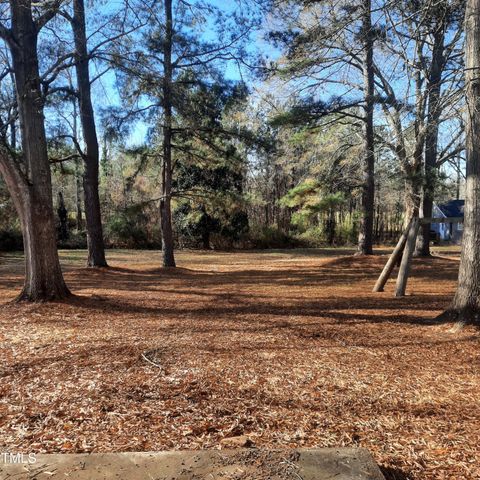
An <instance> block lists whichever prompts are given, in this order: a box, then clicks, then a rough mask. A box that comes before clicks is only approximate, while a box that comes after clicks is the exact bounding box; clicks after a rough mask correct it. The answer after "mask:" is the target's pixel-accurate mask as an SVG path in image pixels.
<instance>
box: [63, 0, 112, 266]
mask: <svg viewBox="0 0 480 480" xmlns="http://www.w3.org/2000/svg"><path fill="white" fill-rule="evenodd" d="M72 27H73V36H74V41H75V51H76V62H75V70H76V74H77V88H78V104H79V108H80V122H81V124H82V132H83V140H84V143H85V152H84V153H83V159H84V161H85V169H84V174H83V195H84V201H85V220H86V225H87V245H88V259H87V265H88V266H89V267H106V266H107V261H106V259H105V245H104V241H103V228H102V216H101V210H100V197H99V194H98V170H99V159H100V155H99V148H98V138H97V130H96V126H95V116H94V112H93V105H92V98H91V88H90V73H89V70H88V64H89V61H88V60H89V59H88V50H87V36H86V27H85V5H84V2H83V0H74V1H73V19H72Z"/></svg>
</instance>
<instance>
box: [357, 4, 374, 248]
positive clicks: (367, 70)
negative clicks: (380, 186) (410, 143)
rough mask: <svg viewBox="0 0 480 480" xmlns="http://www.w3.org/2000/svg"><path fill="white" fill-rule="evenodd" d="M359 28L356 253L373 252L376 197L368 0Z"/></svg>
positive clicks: (369, 8)
mask: <svg viewBox="0 0 480 480" xmlns="http://www.w3.org/2000/svg"><path fill="white" fill-rule="evenodd" d="M363 9H364V11H363V20H362V23H363V25H362V30H363V39H364V56H365V58H364V62H363V84H364V96H365V98H364V103H365V107H364V109H365V119H364V153H363V154H364V160H363V162H364V163H363V186H362V205H361V218H360V228H359V234H358V252H357V253H358V254H359V255H372V254H373V218H374V201H375V178H374V176H375V175H374V174H375V152H374V148H375V145H374V142H375V136H374V129H373V109H374V69H373V32H372V5H371V0H364V5H363Z"/></svg>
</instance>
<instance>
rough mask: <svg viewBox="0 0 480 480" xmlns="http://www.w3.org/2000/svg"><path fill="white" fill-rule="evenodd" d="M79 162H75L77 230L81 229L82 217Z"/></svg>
mask: <svg viewBox="0 0 480 480" xmlns="http://www.w3.org/2000/svg"><path fill="white" fill-rule="evenodd" d="M79 164H80V162H79V161H76V162H75V210H76V220H77V232H80V231H81V230H82V229H83V219H82V176H81V174H80V165H79Z"/></svg>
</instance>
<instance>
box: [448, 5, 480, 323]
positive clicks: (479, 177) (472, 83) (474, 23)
mask: <svg viewBox="0 0 480 480" xmlns="http://www.w3.org/2000/svg"><path fill="white" fill-rule="evenodd" d="M465 30H466V45H465V67H466V68H465V86H466V103H467V124H466V134H467V142H466V152H467V179H466V192H465V212H464V214H465V220H464V232H463V248H462V254H461V258H460V269H459V275H458V286H457V291H456V293H455V297H454V299H453V303H452V305H451V307H450V310H449V311H448V312H447V314H450V315H453V316H454V317H455V318H456V319H457V320H459V321H460V322H461V323H474V324H477V325H479V324H480V81H479V76H480V0H468V1H467V7H466V12H465Z"/></svg>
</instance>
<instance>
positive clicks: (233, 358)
mask: <svg viewBox="0 0 480 480" xmlns="http://www.w3.org/2000/svg"><path fill="white" fill-rule="evenodd" d="M348 253H349V252H348V251H340V250H339V251H336V252H331V251H330V252H326V251H319V250H317V251H314V250H312V251H289V252H270V253H245V252H241V253H237V252H236V253H189V252H185V253H180V254H179V255H178V265H179V266H180V268H178V269H177V270H175V271H172V270H162V269H158V268H157V266H158V265H160V254H159V252H151V251H149V252H132V251H115V252H110V254H109V261H110V264H111V265H112V267H113V268H111V269H105V270H97V271H95V270H87V269H85V268H82V267H81V265H82V262H83V257H84V252H63V253H62V261H63V264H64V267H65V270H66V278H67V281H68V284H69V285H70V287H71V289H72V291H73V292H74V293H75V295H76V297H75V298H74V299H72V300H71V301H69V302H67V303H57V304H42V305H26V304H21V305H18V304H13V303H10V300H11V299H13V298H14V296H15V293H16V292H18V290H19V288H20V286H21V280H22V268H23V267H22V259H21V257H20V256H18V255H4V256H3V257H0V302H1V304H2V307H1V313H0V322H1V330H0V340H1V343H0V354H1V359H2V362H1V364H0V451H15V452H17V451H23V452H26V453H28V452H87V451H96V452H110V451H144V450H164V449H199V448H219V445H220V441H221V440H222V439H223V438H225V437H233V436H239V435H248V436H249V437H250V438H251V439H252V441H253V442H254V443H255V445H257V446H262V447H264V446H266V447H268V446H272V447H276V448H277V447H313V446H327V447H329V446H363V447H366V448H368V449H369V450H370V451H371V452H372V454H373V455H374V457H375V459H376V460H377V461H378V462H379V464H381V465H382V466H383V467H384V470H385V472H386V473H387V474H388V475H389V478H392V479H405V478H409V479H410V478H411V479H436V480H437V479H459V480H460V479H478V478H480V465H479V464H480V462H479V459H480V332H479V331H478V330H475V329H473V328H466V329H464V330H463V331H461V332H460V333H451V332H450V331H449V329H450V327H451V325H433V326H432V325H429V324H428V321H429V320H431V319H432V318H433V317H435V315H437V314H438V313H440V312H441V311H442V310H443V309H444V308H445V307H446V306H447V305H448V303H449V301H450V299H451V296H452V293H453V291H454V288H455V280H456V272H457V269H458V259H457V257H455V256H447V255H445V254H442V256H441V257H437V258H434V259H430V260H415V263H414V268H413V273H414V277H413V278H412V280H411V281H410V283H409V287H408V291H409V292H410V293H411V295H408V296H407V297H405V298H401V299H395V298H393V297H392V288H393V285H392V284H391V283H390V284H389V285H388V288H387V289H386V292H385V293H381V294H373V293H371V288H372V285H373V283H374V281H375V279H376V276H377V275H378V273H379V270H380V269H381V267H382V265H383V263H384V262H385V259H386V258H385V256H377V257H374V258H358V257H351V256H348ZM335 255H336V256H335ZM142 354H143V355H142ZM144 357H146V358H148V359H149V360H151V361H152V362H153V363H154V364H155V365H154V364H153V363H150V362H149V361H147V360H145V358H144Z"/></svg>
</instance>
